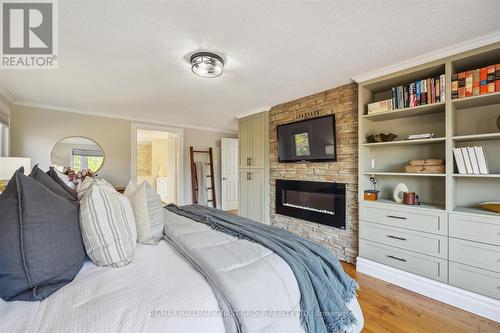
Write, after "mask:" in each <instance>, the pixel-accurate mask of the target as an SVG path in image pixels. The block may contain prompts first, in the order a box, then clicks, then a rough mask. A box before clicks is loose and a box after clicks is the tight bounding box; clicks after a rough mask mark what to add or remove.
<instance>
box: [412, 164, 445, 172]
mask: <svg viewBox="0 0 500 333" xmlns="http://www.w3.org/2000/svg"><path fill="white" fill-rule="evenodd" d="M405 172H406V173H445V166H444V165H407V166H405Z"/></svg>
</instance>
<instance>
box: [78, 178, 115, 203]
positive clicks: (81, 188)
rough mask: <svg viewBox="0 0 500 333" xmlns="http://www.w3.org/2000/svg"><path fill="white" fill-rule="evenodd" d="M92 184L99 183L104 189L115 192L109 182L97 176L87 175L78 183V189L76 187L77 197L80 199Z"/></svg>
mask: <svg viewBox="0 0 500 333" xmlns="http://www.w3.org/2000/svg"><path fill="white" fill-rule="evenodd" d="M94 184H99V185H101V186H103V187H105V188H106V189H108V190H110V191H112V192H116V190H115V188H114V187H113V185H111V184H110V183H108V182H107V181H105V180H104V179H97V178H92V177H87V178H85V179H84V180H83V182H81V183H80V184H79V185H78V189H77V194H78V199H79V200H82V198H83V197H84V196H85V195H86V194H87V192H88V190H89V189H90V188H91V187H92V185H94Z"/></svg>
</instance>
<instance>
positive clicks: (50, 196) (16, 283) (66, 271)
mask: <svg viewBox="0 0 500 333" xmlns="http://www.w3.org/2000/svg"><path fill="white" fill-rule="evenodd" d="M23 172H24V170H22V168H21V169H19V170H18V171H16V173H15V174H14V176H13V177H12V179H11V180H10V182H9V183H8V185H7V187H6V189H5V191H4V192H3V193H2V194H1V195H0V297H1V298H3V299H4V300H6V301H14V300H21V301H40V300H43V299H44V298H46V297H48V296H50V295H51V294H52V293H54V292H55V291H56V290H58V289H59V288H61V287H62V286H64V285H65V284H67V283H68V282H70V281H72V280H73V279H74V277H75V276H76V274H77V273H78V271H79V270H80V268H81V267H82V265H83V262H84V260H85V250H84V248H83V243H82V237H81V233H80V226H79V224H78V205H75V204H74V203H72V202H70V201H69V200H67V199H65V198H63V197H61V196H60V195H57V194H55V193H53V192H52V191H50V190H49V189H48V188H47V187H45V186H44V185H42V184H40V183H38V182H37V181H36V180H34V179H32V178H31V177H27V176H25V175H24V174H23Z"/></svg>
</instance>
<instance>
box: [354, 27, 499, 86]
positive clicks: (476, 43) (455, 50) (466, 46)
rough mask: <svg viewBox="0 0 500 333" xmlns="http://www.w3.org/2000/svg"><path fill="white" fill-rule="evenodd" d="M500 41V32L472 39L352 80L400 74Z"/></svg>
mask: <svg viewBox="0 0 500 333" xmlns="http://www.w3.org/2000/svg"><path fill="white" fill-rule="evenodd" d="M499 41H500V31H496V32H494V33H491V34H488V35H484V36H481V37H479V38H475V39H470V40H468V41H465V42H463V43H460V44H455V45H453V46H450V47H446V48H442V49H439V50H436V51H432V52H429V53H425V54H423V55H420V56H417V57H414V58H410V59H407V60H404V61H402V62H398V63H396V64H394V65H390V66H386V67H382V68H379V69H376V70H373V71H369V72H366V73H364V74H360V75H356V76H353V77H352V80H353V81H355V82H357V83H361V82H365V81H368V80H371V79H374V78H377V77H381V76H384V75H388V74H392V73H395V72H399V71H401V70H404V69H408V68H411V67H415V66H418V65H422V64H426V63H428V62H432V61H435V60H439V59H442V58H446V57H449V56H453V55H456V54H459V53H462V52H466V51H470V50H473V49H477V48H479V47H482V46H486V45H490V44H494V43H497V42H499Z"/></svg>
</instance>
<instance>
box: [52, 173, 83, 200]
mask: <svg viewBox="0 0 500 333" xmlns="http://www.w3.org/2000/svg"><path fill="white" fill-rule="evenodd" d="M47 175H49V176H50V178H52V179H53V180H54V181H55V182H56V183H57V184H58V185H59V186H61V187H62V189H63V190H65V191H66V192H68V193H69V194H70V195H71V196H72V197H73V198H75V199H78V195H77V194H76V191H75V190H73V189H72V188H71V187H69V186H68V184H66V182H65V181H64V180H63V179H62V178H61V176H60V175H62V174H61V173H59V172H58V171H57V170H56V169H54V167H49V171H47Z"/></svg>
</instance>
